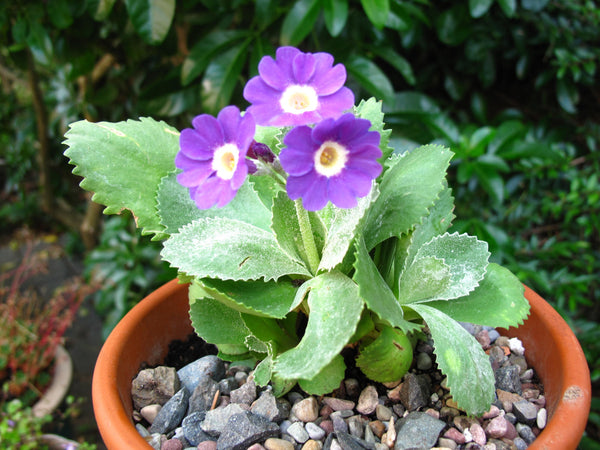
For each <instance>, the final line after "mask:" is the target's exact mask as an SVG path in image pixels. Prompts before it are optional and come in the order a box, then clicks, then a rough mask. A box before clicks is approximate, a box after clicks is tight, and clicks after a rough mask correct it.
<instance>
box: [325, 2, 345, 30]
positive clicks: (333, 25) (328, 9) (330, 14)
mask: <svg viewBox="0 0 600 450" xmlns="http://www.w3.org/2000/svg"><path fill="white" fill-rule="evenodd" d="M321 3H322V5H323V16H324V17H325V26H326V27H327V31H329V34H330V35H331V36H332V37H336V36H337V35H338V34H340V33H341V32H342V30H343V29H344V27H345V26H346V21H347V20H348V0H323V1H322V2H321Z"/></svg>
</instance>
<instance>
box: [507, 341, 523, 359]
mask: <svg viewBox="0 0 600 450" xmlns="http://www.w3.org/2000/svg"><path fill="white" fill-rule="evenodd" d="M508 347H509V348H510V351H511V352H512V353H514V354H515V355H517V356H523V355H524V354H525V347H523V343H522V342H521V341H520V340H519V338H510V339H509V340H508Z"/></svg>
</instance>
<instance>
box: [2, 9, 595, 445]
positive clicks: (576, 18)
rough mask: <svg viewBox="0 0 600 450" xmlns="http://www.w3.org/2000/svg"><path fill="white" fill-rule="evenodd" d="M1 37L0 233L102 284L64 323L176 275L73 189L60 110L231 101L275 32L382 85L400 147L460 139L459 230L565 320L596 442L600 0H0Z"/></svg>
mask: <svg viewBox="0 0 600 450" xmlns="http://www.w3.org/2000/svg"><path fill="white" fill-rule="evenodd" d="M0 44H1V45H0V238H1V239H0V245H2V246H3V247H10V248H11V249H13V250H15V249H19V248H24V246H27V245H32V243H33V245H39V244H40V242H41V243H42V244H44V243H46V244H48V243H51V244H52V245H53V246H55V247H54V248H56V246H57V247H58V248H59V249H60V252H62V253H61V258H62V259H63V260H67V261H70V264H73V265H75V266H76V270H75V272H77V275H78V276H80V278H79V283H80V286H81V287H82V289H83V287H85V286H87V287H88V288H89V287H90V286H94V290H95V293H94V294H92V295H91V297H88V300H87V303H84V305H86V306H85V307H84V308H82V309H80V314H79V316H78V317H76V318H75V319H74V324H73V326H74V327H76V326H77V323H78V321H81V320H85V319H84V318H83V319H82V318H81V317H80V316H82V315H83V314H82V313H81V312H82V311H83V312H86V311H87V314H88V320H89V314H90V311H91V312H93V315H94V316H95V317H97V318H98V321H99V322H98V323H99V324H100V325H99V327H100V328H101V331H98V337H94V339H99V340H100V341H101V339H103V338H105V337H106V336H107V335H108V333H109V332H110V330H111V329H112V327H113V326H114V325H115V324H116V322H117V321H118V320H119V319H120V318H121V317H122V316H123V315H124V314H125V313H126V312H127V311H128V310H129V309H130V308H131V307H132V306H133V305H134V304H135V303H136V302H138V301H139V300H140V299H141V298H143V297H144V296H145V295H146V294H147V293H148V292H149V291H150V290H152V289H154V288H155V287H157V286H158V285H160V284H162V283H164V282H165V281H167V280H169V279H170V278H172V277H173V276H174V275H175V274H174V273H173V272H172V271H171V270H169V269H168V268H167V267H166V265H165V264H162V263H161V262H160V259H159V251H160V243H157V242H151V241H150V240H149V238H148V237H144V236H141V235H139V233H138V232H137V231H136V229H135V225H134V224H133V221H132V219H131V217H129V216H127V215H122V216H103V215H102V207H101V206H99V205H97V204H94V203H92V202H91V201H90V198H89V196H88V195H87V194H85V193H84V192H83V191H82V190H81V189H79V187H78V183H79V181H80V180H79V179H78V178H77V177H75V176H73V175H72V174H71V169H72V167H70V166H69V165H68V163H67V159H66V158H65V157H64V156H63V155H62V153H63V151H64V149H65V147H64V145H63V144H62V141H63V139H64V137H63V136H64V133H65V132H66V131H67V130H68V126H69V123H71V122H74V121H77V120H81V119H87V120H90V121H120V120H126V119H128V118H138V117H143V116H152V117H154V118H157V119H161V120H164V121H165V122H167V123H169V124H170V125H173V126H175V127H177V128H178V129H182V128H184V127H189V124H190V121H191V119H192V118H193V117H194V116H196V115H198V114H200V113H210V114H216V113H217V112H218V111H219V110H220V109H221V108H222V107H224V106H226V105H228V104H236V105H238V106H240V107H241V108H242V109H244V108H245V107H246V106H247V103H246V102H245V100H244V99H243V97H242V95H241V91H242V88H243V86H244V84H245V82H246V81H247V80H248V79H249V78H250V77H252V76H254V75H256V70H257V69H256V68H257V64H258V61H259V60H260V58H261V57H262V56H264V55H267V54H271V55H274V53H275V49H276V48H277V47H278V46H280V45H293V46H297V47H299V48H300V49H301V50H303V51H310V52H314V51H326V52H329V53H331V54H333V55H334V57H335V60H336V62H340V63H343V64H344V65H345V66H346V69H347V72H348V82H347V84H348V85H349V87H350V88H352V89H353V90H354V92H355V94H356V98H357V99H360V98H368V97H371V96H374V97H376V98H377V99H381V100H383V101H384V112H385V113H386V122H387V124H388V127H390V128H392V130H393V135H392V136H393V139H392V145H393V146H394V147H395V148H396V149H397V150H398V151H399V152H402V151H405V150H407V149H410V148H413V147H415V146H417V145H420V144H426V143H430V142H436V143H442V144H444V145H447V146H449V147H450V148H451V149H452V150H453V151H454V152H455V153H456V156H455V158H454V159H453V163H452V165H451V168H450V183H451V186H452V187H453V189H454V195H455V197H456V211H455V214H456V215H457V220H456V221H455V224H454V227H453V229H454V231H459V232H469V233H472V234H475V235H477V236H478V237H480V238H481V239H484V240H486V241H487V242H489V244H490V250H491V252H492V255H493V256H492V258H493V260H494V261H495V262H498V263H500V264H503V265H505V266H507V267H508V268H510V269H511V270H512V271H513V272H515V273H516V274H517V275H518V276H519V278H520V279H521V280H522V281H523V282H524V283H526V284H528V285H529V286H530V287H532V288H533V289H534V290H536V291H537V292H538V293H539V294H540V295H542V297H544V298H545V299H546V300H548V301H549V302H550V303H551V304H552V305H553V306H554V307H555V308H556V309H557V310H558V311H559V313H560V314H561V315H562V316H563V317H564V318H565V320H566V321H567V322H568V323H569V325H570V326H571V327H572V329H573V331H574V332H575V334H576V335H577V337H578V339H579V341H580V342H581V345H582V347H583V349H584V351H585V353H586V357H587V359H588V363H589V366H590V371H591V374H592V382H593V386H594V395H595V398H594V400H593V405H592V412H591V414H590V418H589V424H588V428H587V431H586V435H585V436H584V439H583V441H582V443H581V448H583V449H598V448H600V443H599V441H600V437H599V429H600V389H599V388H600V327H599V326H598V322H599V321H600V179H599V176H600V83H599V81H600V76H599V73H600V67H599V66H600V3H598V2H597V1H593V0H570V1H562V0H456V1H450V0H447V1H444V0H436V1H433V0H431V1H428V0H296V1H285V0H280V1H277V0H230V1H221V0H179V1H177V2H176V1H175V0H80V1H69V0H45V1H39V0H31V1H27V0H16V1H11V2H2V3H1V4H0ZM13 255H19V258H22V257H23V255H24V252H23V251H21V252H19V251H13ZM13 259H14V258H13ZM21 263H22V261H21V260H19V261H16V262H15V261H8V262H5V265H4V266H0V268H1V270H2V271H4V272H7V273H8V271H9V269H12V268H14V267H18V265H19V264H21ZM50 270H52V266H50ZM54 278H55V279H56V277H54ZM76 336H77V335H76ZM76 336H75V337H71V338H68V339H67V347H68V346H69V339H71V340H76V339H78V338H77V337H76ZM93 348H96V347H93ZM88 353H90V352H88ZM91 353H92V354H88V355H87V357H88V358H89V359H90V361H91V364H92V367H93V360H94V359H95V354H94V353H93V351H92V352H91ZM1 363H2V358H1V357H0V373H1V369H2V366H1ZM88 377H89V374H88ZM82 392H83V393H84V394H82V395H83V400H84V402H88V403H89V398H86V397H85V392H87V391H86V390H85V389H84V390H83V391H82ZM84 409H85V408H84ZM0 428H1V427H0ZM72 434H73V435H74V436H73V437H74V438H75V439H78V440H79V441H81V440H82V439H89V440H90V441H91V442H92V443H93V442H94V440H95V439H96V437H95V436H94V434H93V432H91V433H90V432H89V430H87V431H85V430H84V431H82V432H80V433H79V435H78V431H77V430H75V431H74V432H73V433H72ZM82 435H83V437H82Z"/></svg>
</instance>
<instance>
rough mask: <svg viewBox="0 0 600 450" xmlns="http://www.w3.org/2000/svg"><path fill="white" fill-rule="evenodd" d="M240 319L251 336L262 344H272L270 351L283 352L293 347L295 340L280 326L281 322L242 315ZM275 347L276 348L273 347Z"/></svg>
mask: <svg viewBox="0 0 600 450" xmlns="http://www.w3.org/2000/svg"><path fill="white" fill-rule="evenodd" d="M242 319H243V320H244V323H245V324H246V326H247V327H248V329H249V330H250V331H251V332H252V335H253V336H255V337H256V338H257V339H260V340H261V341H262V342H272V343H273V344H271V350H273V354H274V352H275V350H276V349H277V351H280V350H281V351H284V350H287V349H289V348H292V347H293V346H295V345H296V344H297V343H298V342H297V338H296V337H295V336H290V334H289V332H288V331H287V330H286V329H285V328H283V327H282V326H281V321H279V320H275V319H270V318H266V317H258V316H254V315H250V314H243V315H242ZM274 346H276V348H275V347H274Z"/></svg>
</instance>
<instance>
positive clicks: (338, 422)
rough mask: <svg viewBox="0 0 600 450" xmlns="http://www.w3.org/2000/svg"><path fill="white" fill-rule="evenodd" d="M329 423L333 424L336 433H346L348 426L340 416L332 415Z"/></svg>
mask: <svg viewBox="0 0 600 450" xmlns="http://www.w3.org/2000/svg"><path fill="white" fill-rule="evenodd" d="M331 421H332V422H333V430H334V431H336V432H338V431H341V432H344V433H347V432H348V424H347V423H346V421H345V420H344V418H343V417H342V416H341V415H340V414H335V413H334V414H332V415H331Z"/></svg>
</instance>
